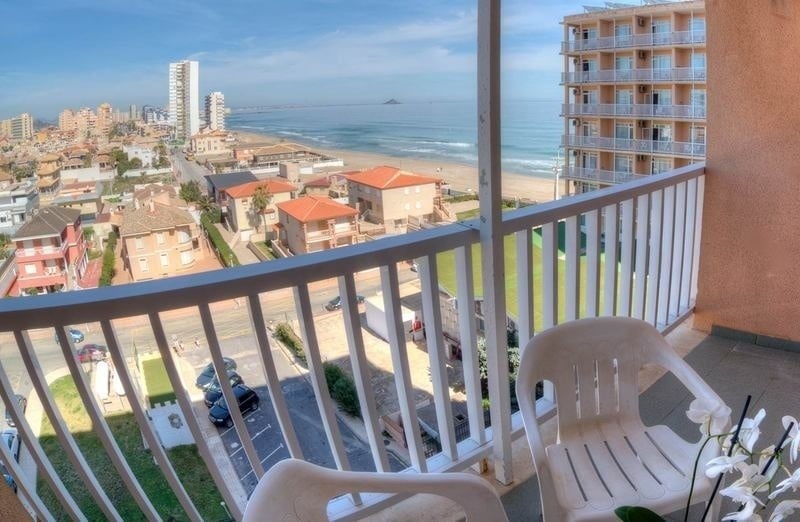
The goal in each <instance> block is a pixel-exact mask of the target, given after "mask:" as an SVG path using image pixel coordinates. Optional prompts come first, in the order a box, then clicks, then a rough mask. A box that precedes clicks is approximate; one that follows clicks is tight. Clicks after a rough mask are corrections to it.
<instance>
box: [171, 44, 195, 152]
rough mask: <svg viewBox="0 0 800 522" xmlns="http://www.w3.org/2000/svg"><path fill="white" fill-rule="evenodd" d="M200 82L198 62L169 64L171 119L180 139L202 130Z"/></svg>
mask: <svg viewBox="0 0 800 522" xmlns="http://www.w3.org/2000/svg"><path fill="white" fill-rule="evenodd" d="M199 84H200V64H199V63H198V62H194V61H189V60H183V61H180V62H175V63H171V64H169V121H170V124H172V125H173V126H174V127H175V138H176V139H178V140H183V141H189V139H191V137H192V136H193V135H195V134H197V132H198V131H199V130H200V96H199V94H198V93H199V86H200V85H199Z"/></svg>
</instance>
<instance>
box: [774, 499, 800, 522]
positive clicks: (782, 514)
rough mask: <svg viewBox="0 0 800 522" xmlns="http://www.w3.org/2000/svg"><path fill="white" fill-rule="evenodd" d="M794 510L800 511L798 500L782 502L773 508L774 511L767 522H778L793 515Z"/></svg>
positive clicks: (799, 501)
mask: <svg viewBox="0 0 800 522" xmlns="http://www.w3.org/2000/svg"><path fill="white" fill-rule="evenodd" d="M795 509H798V510H800V500H783V501H781V502H780V503H779V504H778V505H777V506H775V510H774V511H773V512H772V515H770V516H769V522H780V521H781V520H784V519H786V518H787V517H789V515H793V514H794V510H795Z"/></svg>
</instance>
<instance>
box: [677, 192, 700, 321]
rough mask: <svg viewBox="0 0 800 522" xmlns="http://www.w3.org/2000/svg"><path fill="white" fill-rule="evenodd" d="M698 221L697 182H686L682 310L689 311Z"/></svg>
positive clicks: (681, 292)
mask: <svg viewBox="0 0 800 522" xmlns="http://www.w3.org/2000/svg"><path fill="white" fill-rule="evenodd" d="M696 219H697V180H696V179H692V180H689V181H687V182H686V226H685V227H684V228H685V230H686V235H685V236H684V247H683V265H682V272H681V291H680V297H679V299H680V309H681V310H689V308H690V306H691V305H690V303H689V294H690V291H691V287H690V285H691V281H692V261H693V259H694V240H695V232H696V230H695V221H696Z"/></svg>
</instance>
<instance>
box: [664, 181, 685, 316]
mask: <svg viewBox="0 0 800 522" xmlns="http://www.w3.org/2000/svg"><path fill="white" fill-rule="evenodd" d="M685 230H686V183H679V184H678V185H677V187H676V188H675V232H674V234H673V238H672V252H673V253H672V276H671V278H670V290H669V315H668V316H667V317H668V318H667V321H668V322H671V321H672V320H673V319H674V318H677V317H678V316H679V315H680V314H681V313H683V310H681V306H680V295H681V280H682V275H683V271H684V263H683V252H684V246H683V242H684V237H685Z"/></svg>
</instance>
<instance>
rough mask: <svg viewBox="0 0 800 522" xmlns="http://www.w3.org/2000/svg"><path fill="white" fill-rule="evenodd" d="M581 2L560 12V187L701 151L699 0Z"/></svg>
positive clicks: (617, 176) (616, 176) (628, 175)
mask: <svg viewBox="0 0 800 522" xmlns="http://www.w3.org/2000/svg"><path fill="white" fill-rule="evenodd" d="M584 9H585V12H583V13H581V14H575V15H569V16H566V17H565V18H564V20H563V25H564V42H563V43H562V47H561V54H562V55H563V56H564V73H563V74H562V78H561V83H562V85H563V86H564V105H563V107H562V111H561V112H562V116H563V117H564V136H563V139H562V145H563V147H564V152H565V165H564V169H563V179H564V180H565V185H564V187H563V188H562V192H563V193H565V194H571V193H581V192H586V191H588V190H593V189H596V188H600V187H604V186H608V185H613V184H616V183H621V182H624V181H629V180H632V179H635V178H638V177H641V176H648V175H652V174H658V173H661V172H666V171H668V170H671V169H674V168H677V167H681V166H684V165H688V164H690V163H694V162H697V161H703V160H704V159H705V152H706V48H705V42H706V20H705V2H704V1H703V0H690V1H675V2H671V1H665V0H644V5H641V6H632V5H625V4H618V3H611V2H608V3H607V4H606V7H584Z"/></svg>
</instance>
